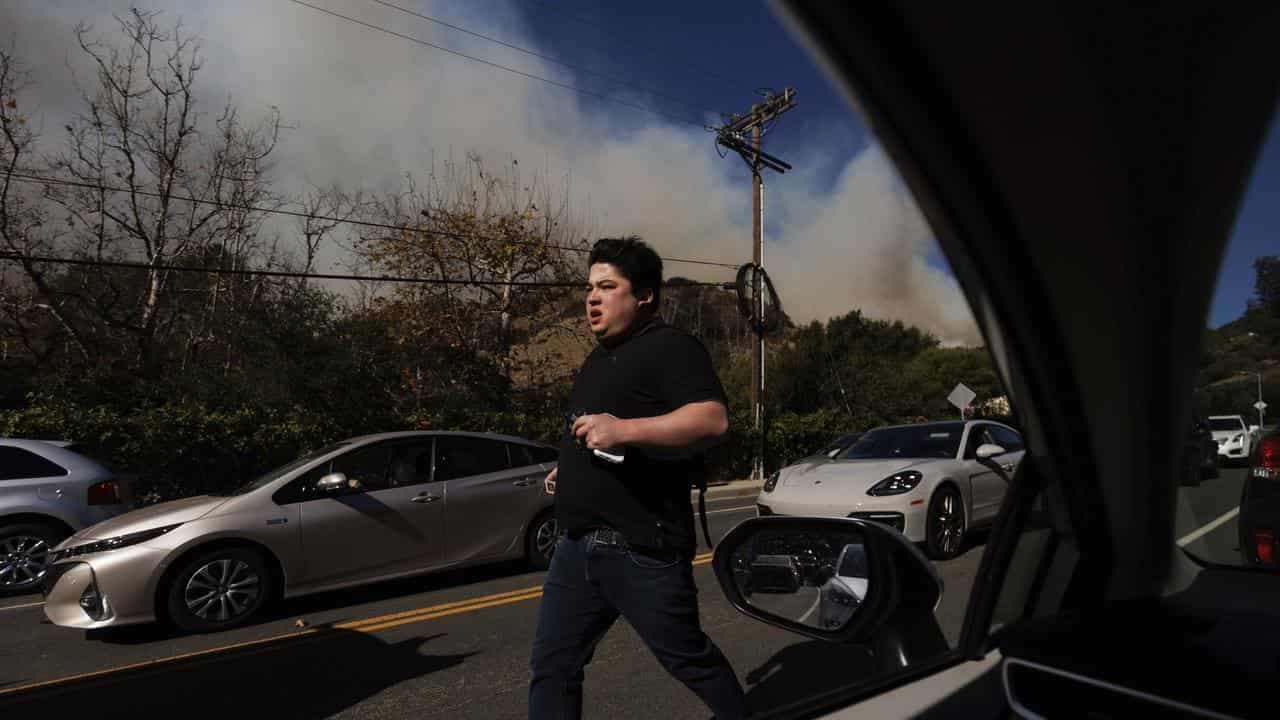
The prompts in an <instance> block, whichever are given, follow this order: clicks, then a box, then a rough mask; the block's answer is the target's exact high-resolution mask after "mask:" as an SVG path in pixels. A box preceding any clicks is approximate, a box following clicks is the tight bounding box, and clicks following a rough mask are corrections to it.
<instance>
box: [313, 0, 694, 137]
mask: <svg viewBox="0 0 1280 720" xmlns="http://www.w3.org/2000/svg"><path fill="white" fill-rule="evenodd" d="M289 2H291V3H293V4H295V5H301V6H303V7H307V8H311V9H312V10H315V11H317V12H322V13H324V14H326V15H332V16H333V17H336V18H339V19H342V20H346V21H347V22H350V23H355V24H356V25H360V26H363V27H366V28H369V29H370V30H377V31H378V32H382V33H386V34H388V35H392V36H394V37H398V38H400V39H402V40H408V41H409V42H414V43H417V44H419V45H423V46H425V47H429V48H433V49H435V50H442V51H444V52H447V53H449V54H450V55H457V56H458V57H461V58H466V59H467V60H472V61H474V62H478V63H480V64H482V65H488V66H489V67H491V68H496V69H498V70H505V71H507V72H509V73H515V74H516V75H519V76H521V77H525V78H528V79H530V80H538V81H540V82H544V83H547V84H548V85H555V86H556V87H560V88H564V89H565V90H572V91H573V92H576V93H581V94H583V95H586V96H588V97H594V98H598V99H600V100H605V101H608V102H612V103H617V104H619V105H625V106H626V107H629V108H632V109H633V110H639V111H641V112H647V113H650V114H653V115H657V116H658V117H663V118H666V119H668V120H671V121H673V122H678V123H683V124H685V125H693V126H695V127H704V126H705V123H701V122H698V121H696V120H690V119H688V118H684V117H680V116H677V115H671V114H669V113H665V112H662V111H661V110H654V109H653V108H649V107H645V106H644V105H638V104H636V103H633V102H630V101H627V100H623V99H621V98H616V97H613V96H612V95H605V94H604V93H598V92H594V91H591V90H585V89H583V88H580V87H578V86H576V85H570V84H569V83H563V82H560V81H559V80H552V79H550V78H545V77H542V76H541V75H534V74H533V73H527V72H525V71H523V70H517V69H515V68H513V67H508V66H507V65H500V64H498V63H495V62H491V61H489V60H484V59H482V58H478V57H475V56H474V55H467V54H466V53H463V52H458V51H457V50H454V49H452V48H447V47H445V46H443V45H436V44H435V43H431V42H427V41H426V40H421V39H419V38H416V37H413V36H412V35H405V34H403V33H398V32H396V31H395V30H390V29H388V28H384V27H382V26H381V25H374V24H372V23H367V22H365V21H363V20H358V19H356V18H353V17H351V16H349V15H343V14H342V13H338V12H334V11H333V10H329V9H327V8H322V7H320V6H318V5H312V4H311V3H308V2H304V0H289Z"/></svg>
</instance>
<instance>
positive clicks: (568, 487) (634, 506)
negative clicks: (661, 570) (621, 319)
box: [556, 321, 725, 549]
mask: <svg viewBox="0 0 1280 720" xmlns="http://www.w3.org/2000/svg"><path fill="white" fill-rule="evenodd" d="M707 400H715V401H718V402H721V403H725V394H724V388H722V387H721V385H720V380H719V379H718V378H717V377H716V373H715V369H714V368H713V367H712V365H711V356H710V355H709V354H708V353H707V349H706V348H705V347H703V345H702V343H701V342H700V341H699V340H698V339H697V338H695V337H694V336H692V335H690V334H689V333H687V332H684V331H683V330H679V329H677V328H673V327H671V326H669V325H665V324H663V323H662V322H661V321H655V322H653V323H651V324H650V325H648V326H646V327H645V328H642V329H641V330H640V331H639V332H637V333H636V334H635V335H633V336H632V337H630V338H629V339H627V340H626V341H624V342H623V343H622V344H621V345H619V346H617V347H614V348H612V349H610V348H606V347H605V346H603V345H598V346H596V348H595V350H593V351H592V352H591V354H590V355H588V356H587V359H586V361H585V362H584V363H583V365H582V369H581V370H580V371H579V372H578V377H577V379H576V380H575V381H574V385H573V392H572V393H571V394H570V396H569V402H568V405H567V406H566V407H565V411H566V413H578V414H588V415H594V414H598V413H611V414H613V415H615V416H617V417H619V418H623V419H630V418H638V417H654V416H657V415H665V414H667V413H669V412H672V411H674V410H677V409H679V408H681V407H683V406H684V405H688V404H689V403H694V402H703V401H707ZM657 455H658V453H656V452H645V451H644V450H642V449H640V448H635V447H628V448H626V449H625V460H624V461H623V462H622V463H621V464H614V463H611V462H609V461H607V460H603V459H601V458H598V457H596V456H595V454H594V453H592V452H591V451H590V450H588V449H586V448H585V447H580V446H579V445H577V443H575V442H574V438H573V436H572V434H571V433H570V432H568V430H567V429H566V431H565V433H564V435H563V437H562V438H561V443H560V464H559V468H560V472H559V476H558V477H557V482H556V514H557V516H558V519H559V522H560V527H561V528H563V529H565V530H567V531H569V532H571V533H572V532H581V531H584V530H588V529H591V528H597V527H607V528H612V529H614V530H617V531H619V532H621V533H622V535H623V536H624V537H625V538H626V539H627V542H629V543H631V544H633V545H641V546H645V547H653V548H678V549H691V548H693V547H695V546H696V544H697V537H696V535H695V534H694V528H693V508H692V506H691V504H690V501H689V489H690V487H691V486H692V485H694V484H696V483H697V482H699V481H701V480H703V479H704V478H705V475H706V466H705V462H704V459H703V457H702V456H701V454H699V455H696V456H694V457H688V458H685V459H678V460H671V459H662V458H659V457H657Z"/></svg>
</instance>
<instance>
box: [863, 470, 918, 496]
mask: <svg viewBox="0 0 1280 720" xmlns="http://www.w3.org/2000/svg"><path fill="white" fill-rule="evenodd" d="M923 479H924V475H921V474H920V473H919V472H917V471H915V470H903V471H902V472H900V473H894V474H893V475H890V476H889V477H887V478H885V479H883V480H881V481H880V482H878V483H876V484H875V485H872V486H871V489H870V490H868V491H867V494H868V495H901V494H902V493H905V492H911V491H912V490H914V489H915V487H916V486H917V485H919V484H920V481H921V480H923Z"/></svg>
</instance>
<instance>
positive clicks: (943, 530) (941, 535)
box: [925, 486, 965, 560]
mask: <svg viewBox="0 0 1280 720" xmlns="http://www.w3.org/2000/svg"><path fill="white" fill-rule="evenodd" d="M964 531H965V523H964V503H963V502H961V500H960V493H958V492H956V489H955V488H953V487H950V486H944V487H942V488H939V489H938V491H937V492H935V493H934V494H933V498H932V499H930V500H929V511H928V516H927V517H926V519H925V550H926V551H927V553H928V555H929V557H931V558H933V559H934V560H950V559H951V558H953V557H955V556H957V555H959V554H960V550H961V548H962V547H963V545H964Z"/></svg>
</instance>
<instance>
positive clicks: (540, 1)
mask: <svg viewBox="0 0 1280 720" xmlns="http://www.w3.org/2000/svg"><path fill="white" fill-rule="evenodd" d="M527 1H528V2H531V3H533V4H535V5H541V6H543V7H545V8H547V9H548V10H551V11H552V12H555V13H559V14H560V15H561V16H563V17H566V18H568V19H569V20H572V21H574V22H576V23H579V24H581V25H586V26H587V27H590V28H594V29H596V30H599V31H600V32H601V33H603V34H604V35H606V36H608V37H611V38H613V39H615V40H621V41H622V42H623V44H626V45H630V46H631V47H633V48H641V43H637V42H636V41H635V40H634V39H631V38H622V37H619V36H618V34H617V33H615V32H613V31H611V30H610V29H609V28H607V27H605V26H604V25H601V24H600V23H597V22H593V21H591V20H587V19H586V18H584V17H581V16H579V15H575V14H573V13H571V12H568V11H566V10H565V9H564V8H562V7H559V6H558V5H556V4H555V3H553V2H547V0H527ZM648 51H649V52H650V54H662V55H663V56H664V57H666V49H665V48H659V47H656V46H653V45H649V46H648ZM684 66H685V67H687V68H689V69H690V70H693V71H695V72H698V73H700V74H702V75H705V76H707V77H709V78H711V79H712V80H717V81H719V82H727V83H734V84H736V85H738V86H739V87H743V88H745V87H746V85H745V84H743V83H742V80H740V79H734V78H732V77H729V76H727V75H721V74H720V73H717V72H712V71H711V70H707V69H705V68H702V67H699V66H697V65H694V64H692V63H689V62H685V63H684Z"/></svg>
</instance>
